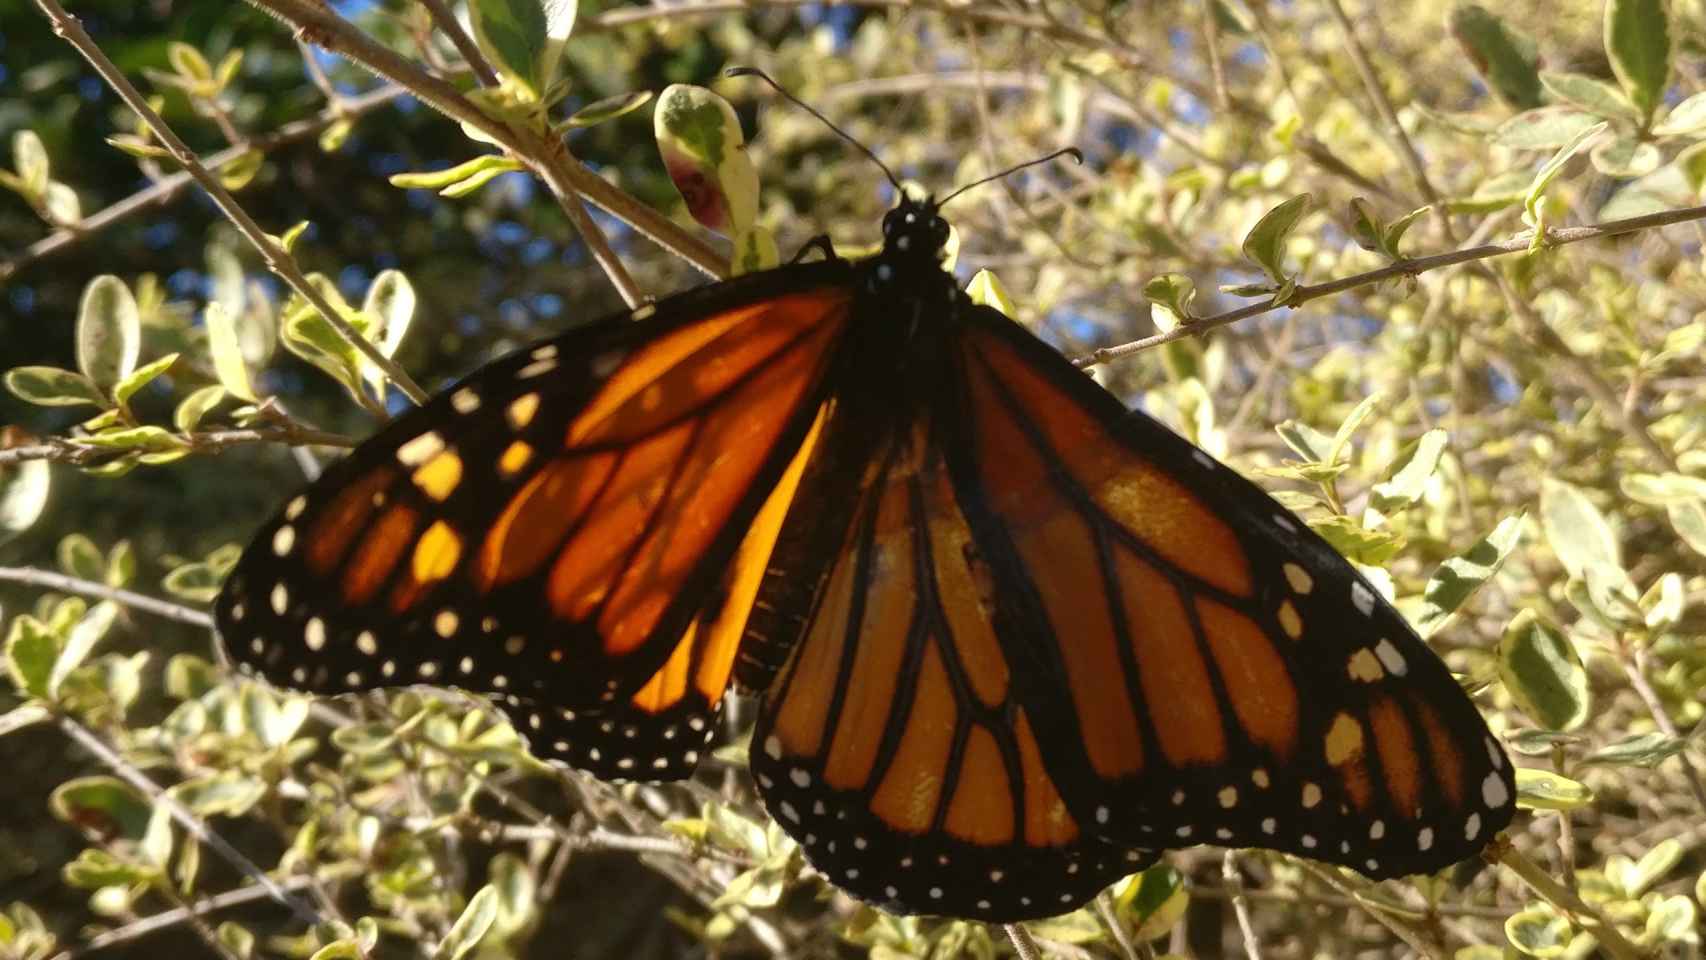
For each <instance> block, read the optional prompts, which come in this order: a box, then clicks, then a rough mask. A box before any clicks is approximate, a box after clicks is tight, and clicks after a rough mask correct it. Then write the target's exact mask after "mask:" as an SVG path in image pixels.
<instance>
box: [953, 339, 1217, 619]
mask: <svg viewBox="0 0 1706 960" xmlns="http://www.w3.org/2000/svg"><path fill="white" fill-rule="evenodd" d="M979 347H980V348H981V352H980V353H978V354H977V358H976V360H974V363H973V366H972V369H973V370H974V372H976V376H977V379H983V378H985V377H987V376H988V374H987V373H982V372H981V371H977V366H978V363H979V362H981V363H984V364H988V368H989V369H990V370H992V371H994V372H995V374H996V375H997V376H998V377H999V378H1000V380H1001V382H1002V383H1003V384H1004V385H1005V386H1006V388H1007V389H1008V390H1010V391H1011V392H1012V396H1013V401H1014V402H1015V403H1016V404H1017V405H1018V407H1019V408H1020V409H1022V410H1024V412H1025V417H1026V419H1028V420H1029V421H1030V422H1031V423H1032V424H1033V426H1035V427H1036V428H1037V429H1038V430H1040V431H1041V432H1042V434H1043V436H1044V437H1045V438H1046V440H1047V442H1048V445H1049V447H1050V452H1051V453H1052V454H1053V455H1054V456H1056V457H1058V458H1059V459H1060V460H1061V462H1063V463H1064V464H1065V465H1066V467H1067V469H1068V470H1069V471H1070V472H1071V474H1072V479H1073V481H1074V482H1075V483H1077V484H1078V485H1079V486H1080V487H1082V488H1083V489H1084V491H1085V492H1086V493H1088V494H1089V495H1090V496H1091V497H1092V498H1093V499H1094V500H1095V501H1096V503H1097V504H1098V505H1099V506H1101V508H1102V509H1103V510H1106V511H1107V513H1108V515H1109V516H1110V517H1112V518H1113V519H1114V520H1115V521H1117V522H1119V523H1120V524H1121V525H1122V526H1124V527H1125V528H1126V529H1128V530H1130V531H1131V532H1132V533H1134V534H1136V535H1137V536H1139V537H1142V538H1143V540H1144V541H1145V542H1147V543H1148V544H1149V545H1150V546H1151V547H1152V548H1154V549H1155V550H1156V551H1157V552H1159V553H1160V554H1161V555H1162V556H1163V557H1165V558H1166V560H1167V562H1169V563H1171V564H1173V565H1174V566H1176V567H1178V568H1179V569H1181V570H1184V571H1186V572H1188V573H1190V574H1191V575H1192V576H1195V577H1198V578H1200V579H1202V580H1203V581H1204V582H1206V583H1212V584H1214V585H1215V586H1218V587H1220V588H1221V589H1223V590H1225V591H1227V592H1228V593H1233V594H1238V595H1248V594H1249V592H1250V584H1251V580H1250V564H1249V561H1248V559H1246V558H1245V556H1244V551H1243V548H1242V547H1241V546H1240V545H1239V543H1238V537H1237V535H1236V534H1234V533H1233V532H1232V528H1231V527H1228V526H1227V525H1226V523H1225V521H1223V520H1221V518H1220V517H1219V516H1217V515H1216V514H1215V513H1214V512H1213V511H1212V510H1210V509H1209V508H1208V507H1207V506H1206V505H1205V504H1204V503H1203V502H1202V500H1201V499H1199V498H1198V497H1197V495H1196V494H1194V493H1192V492H1191V491H1190V489H1189V488H1187V487H1186V486H1185V485H1184V484H1182V483H1180V482H1179V481H1178V480H1176V479H1174V478H1173V477H1172V476H1171V475H1170V474H1168V473H1167V472H1166V471H1164V470H1162V469H1160V468H1159V467H1157V466H1156V465H1155V464H1154V463H1152V462H1150V461H1149V460H1147V459H1145V458H1143V457H1141V456H1139V455H1137V454H1136V453H1133V452H1132V451H1131V450H1128V449H1126V448H1125V447H1123V446H1122V445H1120V444H1118V443H1115V442H1111V440H1110V438H1109V436H1108V429H1107V427H1105V426H1103V425H1102V424H1101V423H1098V422H1097V421H1096V419H1095V418H1094V417H1093V416H1091V415H1090V414H1089V412H1088V411H1086V410H1085V409H1084V408H1083V407H1081V406H1079V404H1078V403H1076V402H1075V401H1074V400H1073V399H1072V398H1071V397H1069V396H1066V395H1065V394H1063V393H1062V392H1061V390H1060V389H1059V388H1057V387H1055V386H1053V385H1052V384H1050V383H1049V382H1048V381H1047V380H1046V379H1045V378H1043V377H1042V376H1041V375H1039V374H1038V373H1037V372H1036V371H1035V370H1033V369H1032V368H1031V366H1030V365H1029V364H1028V363H1027V362H1026V361H1025V360H1024V359H1023V358H1021V357H1020V356H1019V355H1018V354H1016V353H1014V352H1013V349H1012V347H1010V346H1008V345H1007V344H1006V343H1003V342H1001V341H998V340H995V339H993V338H984V339H983V340H981V341H979ZM974 392H978V393H987V392H990V388H989V387H987V386H986V387H984V388H983V389H982V390H975V391H974ZM991 409H992V408H990V407H989V406H988V401H987V400H984V399H982V397H980V398H979V410H980V412H981V415H982V416H983V417H984V418H986V419H987V418H989V416H990V410H991ZM990 449H1003V448H1000V447H993V448H990ZM1010 482H1011V483H1013V484H1014V485H1016V486H1021V487H1022V486H1027V485H1029V484H1031V483H1034V482H1035V478H1034V477H1032V476H1031V475H1030V474H1029V473H1027V474H1024V475H1021V476H1020V477H1017V478H1015V479H1014V480H1013V481H1010ZM1024 492H1025V491H1024V490H1023V489H1019V490H1017V491H1016V493H1017V494H1018V495H1021V496H1022V495H1023V494H1024Z"/></svg>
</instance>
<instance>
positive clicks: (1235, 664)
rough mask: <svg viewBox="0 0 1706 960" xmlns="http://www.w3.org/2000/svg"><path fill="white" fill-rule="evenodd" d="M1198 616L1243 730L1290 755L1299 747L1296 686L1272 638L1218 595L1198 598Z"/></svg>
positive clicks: (1255, 738)
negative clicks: (1219, 598)
mask: <svg viewBox="0 0 1706 960" xmlns="http://www.w3.org/2000/svg"><path fill="white" fill-rule="evenodd" d="M1197 615H1198V616H1199V617H1201V619H1202V626H1203V633H1204V634H1206V635H1207V637H1208V646H1209V650H1211V651H1212V652H1213V653H1214V661H1215V665H1216V666H1217V667H1219V668H1220V677H1221V680H1222V681H1223V682H1224V683H1225V684H1226V695H1227V697H1228V698H1230V699H1231V700H1232V709H1233V712H1234V713H1235V714H1236V715H1237V717H1238V722H1239V724H1240V725H1241V726H1243V728H1244V732H1245V733H1246V734H1247V735H1248V736H1249V737H1250V739H1251V740H1252V741H1254V742H1256V743H1259V744H1261V745H1262V746H1265V747H1267V748H1268V749H1269V750H1272V751H1273V752H1274V754H1275V755H1276V756H1278V757H1280V758H1281V759H1284V758H1286V757H1289V756H1290V755H1291V754H1292V752H1293V751H1294V750H1295V749H1296V747H1297V717H1298V708H1297V687H1296V685H1295V684H1294V683H1293V681H1292V679H1291V674H1290V673H1288V672H1287V671H1286V668H1285V661H1283V660H1281V659H1280V655H1279V651H1278V650H1277V649H1275V647H1274V643H1273V640H1271V639H1270V638H1269V637H1268V635H1267V634H1266V633H1263V632H1262V628H1261V627H1259V626H1257V625H1256V622H1255V621H1254V620H1251V619H1250V618H1249V617H1247V616H1245V615H1244V614H1242V613H1239V612H1238V611H1236V610H1233V609H1232V608H1230V607H1227V606H1226V605H1224V604H1220V603H1216V602H1214V601H1213V600H1208V599H1205V598H1202V597H1198V598H1197Z"/></svg>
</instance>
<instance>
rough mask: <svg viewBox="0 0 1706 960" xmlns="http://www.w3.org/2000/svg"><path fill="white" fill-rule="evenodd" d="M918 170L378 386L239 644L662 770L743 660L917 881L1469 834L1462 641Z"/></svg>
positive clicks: (1500, 819) (894, 878)
mask: <svg viewBox="0 0 1706 960" xmlns="http://www.w3.org/2000/svg"><path fill="white" fill-rule="evenodd" d="M832 126H833V125H832ZM867 152H868V151H867ZM885 172H886V169H885ZM890 179H891V180H892V179H893V177H892V175H891V177H890ZM897 187H898V184H897ZM939 206H940V205H939V204H938V203H936V202H934V201H933V200H930V199H925V200H916V199H912V198H910V197H907V196H905V195H904V193H903V194H902V197H901V199H900V201H899V203H898V205H897V206H896V207H895V208H894V209H893V210H891V211H889V213H888V214H887V215H886V216H885V217H884V219H883V223H882V232H883V248H882V252H881V253H879V254H878V255H876V256H874V257H871V258H870V259H867V260H863V261H858V262H850V261H847V260H843V259H840V258H837V257H835V256H833V254H831V256H830V257H829V259H826V260H822V261H817V262H809V263H798V262H797V263H794V264H790V265H787V266H782V267H779V268H776V269H772V270H767V271H763V272H759V273H755V274H749V275H746V276H742V277H739V278H736V279H733V280H729V281H725V282H721V283H716V284H712V285H710V286H707V287H703V288H700V289H697V290H693V291H689V292H686V293H683V294H679V295H677V296H673V297H670V298H668V299H665V300H662V301H659V302H657V303H656V304H651V305H646V306H642V307H640V308H639V309H637V310H634V311H632V312H631V313H626V314H623V315H620V316H617V317H613V318H609V319H607V320H605V321H603V322H599V323H594V324H591V325H588V326H584V327H580V328H578V329H575V330H572V331H571V332H569V333H566V334H564V335H562V336H559V337H557V338H556V339H554V340H549V341H546V342H544V343H542V344H540V345H537V346H534V347H531V348H529V349H525V350H522V351H520V352H517V353H515V354H512V355H510V356H508V357H505V358H503V359H501V360H498V361H496V362H494V363H492V364H490V365H488V366H485V367H483V368H481V369H479V370H477V371H475V372H474V373H473V374H472V375H471V376H469V377H467V378H466V379H464V380H462V381H461V382H459V383H457V384H456V385H454V386H452V387H451V388H450V389H448V390H446V391H444V392H443V393H441V394H440V395H438V396H437V397H435V398H433V399H432V400H430V401H429V402H428V403H426V404H425V405H423V406H421V407H420V408H418V409H415V410H413V411H410V412H408V413H405V414H403V415H401V416H399V417H397V418H396V419H395V420H394V421H392V422H391V423H389V424H388V425H386V426H385V427H384V428H383V429H381V430H380V431H379V432H378V433H377V434H376V435H375V436H374V437H373V438H371V439H370V440H368V441H366V442H365V443H363V444H362V445H361V446H359V447H358V448H357V449H356V450H355V451H354V452H353V453H352V454H350V455H349V456H348V457H347V458H345V459H344V460H343V461H341V462H339V463H337V464H336V465H334V466H332V467H331V468H329V469H328V470H326V472H325V473H324V475H323V476H322V477H321V478H320V479H319V480H318V481H317V482H315V483H314V484H313V485H311V486H310V487H308V488H307V489H306V490H305V491H303V492H302V493H300V494H298V495H297V496H295V497H293V498H292V499H290V500H289V501H288V502H287V503H286V504H285V505H284V506H283V508H282V509H281V510H280V511H279V513H278V514H277V515H276V516H274V517H273V518H272V520H270V521H269V522H268V523H267V524H266V526H265V527H263V528H262V530H261V532H260V534H259V535H258V536H257V537H256V539H255V540H254V542H253V543H252V544H251V545H250V546H249V547H248V549H247V550H246V551H245V553H244V554H243V557H242V559H241V561H240V562H239V563H238V565H237V566H236V568H235V569H234V571H233V572H232V574H231V576H230V578H229V579H228V581H227V583H226V585H225V587H224V589H223V592H222V593H221V595H220V597H219V600H218V603H217V609H216V617H217V623H218V628H219V634H220V636H221V638H222V641H223V644H224V647H225V650H226V651H227V652H228V654H229V655H230V657H231V658H232V659H233V660H234V661H235V662H236V663H237V664H238V665H239V666H240V667H242V668H243V669H245V670H247V671H250V672H253V673H258V674H259V675H260V676H261V677H263V678H265V679H266V680H268V681H270V682H272V683H275V684H279V685H283V686H288V687H293V688H298V689H302V690H307V691H311V692H316V693H347V692H354V691H362V690H368V689H373V688H376V687H382V686H390V685H397V684H406V683H417V682H429V683H443V684H447V685H454V686H456V687H460V688H463V689H467V690H471V691H477V692H480V693H485V694H490V695H492V696H494V698H495V699H496V703H497V705H498V707H499V709H501V710H502V711H503V712H504V713H505V714H506V715H507V716H508V717H509V718H510V720H511V721H512V722H513V724H514V726H515V727H516V729H517V730H519V731H521V732H522V733H523V734H524V735H525V736H526V737H528V738H529V742H530V745H531V748H532V749H533V750H534V751H535V752H536V753H537V754H540V755H542V756H545V757H548V758H552V759H556V760H560V761H563V762H566V763H567V764H569V765H570V766H573V767H577V768H580V769H583V770H586V771H588V772H590V773H593V774H595V775H597V776H600V777H604V778H620V779H637V780H654V781H662V780H674V779H680V778H683V777H686V776H689V775H690V774H691V773H692V771H693V769H694V767H695V765H696V763H697V762H698V759H699V757H700V754H701V753H702V752H703V751H704V749H705V747H706V744H707V742H708V741H709V739H710V737H711V735H712V729H713V724H712V722H711V721H712V720H713V719H714V718H715V717H716V716H717V714H718V711H719V708H720V706H721V704H722V702H723V699H724V696H725V694H726V692H727V690H728V688H729V685H730V683H731V679H732V680H733V681H734V682H738V683H739V684H741V685H742V686H743V687H745V688H746V689H749V690H752V691H755V692H757V693H758V694H759V696H760V697H761V701H760V708H759V712H758V719H757V724H756V728H755V730H754V732H753V735H752V749H751V768H752V774H753V777H754V779H755V780H756V783H757V787H758V793H759V795H760V797H761V798H762V799H763V802H764V804H765V806H766V808H767V809H768V810H769V811H770V812H771V814H772V815H773V816H774V817H775V818H776V819H777V820H778V821H779V822H780V823H781V825H782V826H783V827H784V828H785V829H786V830H787V831H788V832H789V833H790V834H791V835H792V836H793V837H794V838H796V839H797V840H798V841H799V842H800V844H801V845H802V847H803V849H804V850H805V853H806V856H807V858H808V859H809V860H810V861H811V862H812V863H813V864H814V865H815V866H816V867H817V868H818V869H819V870H820V871H821V872H822V873H823V874H824V875H825V876H827V877H828V878H829V879H830V880H832V881H833V882H835V883H836V884H838V885H839V886H841V887H843V888H845V889H847V890H848V891H850V892H852V893H853V894H855V895H857V896H858V897H861V898H863V899H865V900H867V901H870V902H873V903H876V904H878V905H880V906H882V907H885V908H887V909H889V910H892V911H896V912H904V913H931V914H941V915H950V916H959V917H966V918H975V919H980V920H986V921H991V922H1011V921H1016V920H1022V919H1028V918H1034V917H1039V916H1047V915H1052V914H1058V913H1063V912H1066V911H1068V910H1070V909H1072V908H1074V907H1077V906H1079V905H1081V904H1083V903H1084V902H1086V901H1087V900H1088V899H1089V898H1091V897H1093V896H1094V895H1095V894H1096V893H1097V892H1098V891H1099V890H1101V889H1102V888H1103V887H1104V886H1106V885H1107V884H1108V883H1110V882H1111V881H1112V880H1114V879H1116V878H1118V877H1120V876H1123V875H1126V874H1129V873H1132V872H1134V871H1135V870H1137V869H1139V868H1141V867H1142V866H1144V865H1147V864H1148V863H1150V862H1152V861H1153V860H1154V858H1155V856H1156V855H1157V852H1158V851H1161V850H1164V849H1167V848H1175V847H1181V846H1186V845H1190V844H1195V843H1201V842H1209V843H1218V844H1222V845H1226V846H1257V847H1266V848H1272V849H1276V850H1282V851H1287V852H1291V853H1295V854H1299V855H1302V856H1306V857H1312V858H1314V859H1317V860H1321V861H1325V862H1328V863H1333V864H1340V865H1343V866H1347V867H1350V868H1352V869H1354V870H1357V871H1360V872H1361V873H1364V874H1366V875H1368V876H1370V877H1373V878H1385V877H1393V876H1399V875H1403V874H1408V873H1415V872H1423V871H1432V870H1437V869H1440V868H1443V867H1445V866H1447V865H1450V864H1453V863H1456V862H1458V861H1460V860H1462V859H1464V858H1466V857H1468V856H1470V855H1472V854H1474V853H1476V852H1477V851H1478V850H1480V849H1481V848H1482V847H1483V846H1485V844H1486V843H1487V842H1488V840H1489V839H1490V838H1491V837H1492V836H1493V834H1494V833H1495V832H1497V831H1498V830H1500V829H1502V828H1503V827H1504V826H1505V825H1506V824H1507V823H1509V821H1510V818H1511V815H1512V810H1513V795H1514V785H1513V774H1512V767H1511V764H1510V761H1509V759H1508V758H1507V757H1506V755H1505V753H1504V751H1503V749H1502V748H1501V747H1500V745H1499V743H1498V742H1497V741H1496V740H1495V739H1494V738H1493V736H1492V735H1491V733H1489V731H1488V729H1487V727H1486V725H1485V723H1484V722H1483V721H1482V719H1481V717H1480V716H1479V714H1478V713H1477V712H1476V710H1475V708H1474V706H1473V705H1472V704H1471V702H1470V700H1469V698H1468V697H1467V696H1466V695H1465V694H1464V693H1463V691H1462V690H1461V689H1460V688H1459V687H1458V685H1457V684H1456V683H1455V682H1454V681H1453V679H1452V676H1451V674H1450V673H1449V672H1448V671H1447V670H1446V668H1445V666H1444V665H1443V664H1442V663H1441V662H1440V660H1439V658H1438V657H1437V656H1435V655H1434V654H1433V653H1432V652H1431V651H1430V650H1429V649H1428V648H1427V646H1426V645H1425V644H1424V643H1423V642H1422V640H1421V639H1420V638H1418V637H1417V636H1416V634H1415V633H1414V632H1413V631H1412V630H1411V629H1410V628H1409V627H1408V626H1407V625H1406V623H1405V621H1404V619H1403V618H1402V617H1401V616H1400V615H1399V614H1398V613H1397V612H1396V611H1395V610H1393V608H1392V607H1390V606H1389V605H1387V604H1386V603H1385V602H1384V601H1383V600H1382V599H1381V598H1380V596H1379V595H1378V594H1377V593H1376V591H1375V590H1374V589H1373V588H1372V587H1371V586H1370V585H1369V584H1368V582H1367V581H1366V580H1364V579H1363V577H1362V576H1361V575H1359V574H1358V573H1357V572H1356V571H1355V570H1354V569H1353V568H1352V567H1351V566H1350V565H1349V564H1348V563H1347V562H1346V561H1345V560H1344V559H1343V558H1342V557H1340V556H1339V555H1338V554H1337V553H1336V552H1335V551H1334V550H1333V549H1332V548H1331V547H1330V546H1329V545H1328V544H1327V543H1326V542H1324V541H1323V540H1322V539H1320V538H1319V537H1318V536H1316V535H1315V534H1314V533H1312V532H1311V531H1310V530H1309V529H1308V527H1307V526H1305V525H1304V524H1303V523H1302V522H1301V521H1300V520H1298V519H1297V518H1296V517H1295V516H1293V515H1292V514H1291V513H1289V512H1288V511H1286V510H1285V509H1284V508H1283V507H1281V506H1280V505H1279V504H1277V503H1276V502H1275V501H1274V500H1273V499H1271V498H1270V497H1269V496H1268V495H1267V494H1265V493H1264V492H1262V491H1261V490H1260V489H1259V488H1258V487H1256V486H1255V485H1253V484H1252V483H1250V482H1249V481H1247V480H1245V479H1244V478H1242V477H1241V476H1239V475H1238V474H1236V473H1235V472H1233V471H1232V470H1230V469H1228V468H1227V467H1225V466H1223V465H1222V464H1220V463H1218V462H1217V461H1215V460H1214V459H1213V458H1212V457H1210V456H1209V455H1208V454H1206V453H1204V452H1203V451H1202V450H1200V449H1197V448H1196V447H1194V446H1192V445H1191V444H1190V443H1188V442H1187V441H1185V440H1183V439H1181V438H1180V437H1178V436H1176V435H1175V434H1173V433H1171V432H1169V431H1168V430H1167V429H1166V428H1164V427H1162V426H1161V425H1160V424H1158V423H1157V422H1155V421H1154V420H1152V419H1150V418H1149V417H1147V416H1145V415H1143V414H1142V413H1138V412H1132V411H1128V410H1127V409H1126V408H1125V407H1124V405H1123V404H1121V403H1120V402H1119V401H1118V400H1116V399H1115V398H1114V397H1112V396H1111V395H1109V394H1108V393H1106V392H1105V391H1103V390H1102V389H1101V388H1100V387H1098V386H1097V385H1096V384H1095V383H1094V382H1093V381H1091V380H1090V379H1089V378H1088V377H1086V376H1085V375H1084V374H1083V373H1082V372H1081V371H1080V370H1078V369H1077V368H1075V367H1074V366H1073V365H1072V364H1071V363H1069V362H1068V361H1066V360H1065V359H1063V358H1062V357H1061V356H1060V355H1059V354H1057V353H1056V352H1055V351H1054V350H1053V349H1051V348H1050V347H1048V346H1047V345H1045V344H1044V343H1043V342H1042V341H1040V340H1038V339H1036V338H1035V337H1034V336H1032V335H1031V334H1030V333H1029V332H1027V331H1026V330H1025V329H1024V328H1023V327H1021V326H1020V325H1018V324H1017V323H1014V322H1013V321H1011V320H1009V319H1008V318H1007V317H1006V316H1004V315H1002V314H1001V313H999V312H997V311H995V310H994V309H992V308H990V307H987V306H981V305H978V304H975V303H974V302H972V300H971V299H970V298H968V296H967V295H966V294H965V293H964V292H962V291H961V290H960V289H959V287H958V286H957V284H956V283H955V281H954V278H953V276H952V275H951V274H950V273H949V272H947V271H946V270H944V269H943V266H942V251H943V248H944V244H945V243H946V241H947V239H948V229H949V228H948V225H947V223H946V221H944V220H943V219H942V217H941V216H940V213H939Z"/></svg>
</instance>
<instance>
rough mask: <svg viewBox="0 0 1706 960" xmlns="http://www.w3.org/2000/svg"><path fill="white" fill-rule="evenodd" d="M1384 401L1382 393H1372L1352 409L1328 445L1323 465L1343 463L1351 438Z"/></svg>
mask: <svg viewBox="0 0 1706 960" xmlns="http://www.w3.org/2000/svg"><path fill="white" fill-rule="evenodd" d="M1383 399H1384V398H1383V397H1382V396H1381V394H1380V393H1378V392H1376V393H1371V394H1369V395H1368V396H1366V397H1363V398H1362V400H1361V401H1360V402H1358V403H1357V405H1356V406H1354V407H1352V408H1351V412H1350V413H1348V414H1346V415H1345V422H1344V423H1341V424H1339V429H1338V431H1337V432H1335V433H1334V434H1333V440H1332V442H1331V443H1329V444H1328V445H1327V455H1326V456H1325V457H1323V458H1322V462H1323V463H1325V464H1327V465H1328V466H1332V465H1333V464H1336V463H1340V462H1342V461H1341V460H1340V458H1341V457H1342V456H1343V454H1344V452H1345V448H1346V447H1347V446H1349V445H1350V442H1351V437H1352V436H1353V435H1355V433H1356V432H1357V429H1358V428H1359V427H1361V426H1362V423H1363V421H1364V420H1367V419H1368V418H1369V416H1370V415H1371V414H1373V413H1374V409H1375V407H1377V406H1379V405H1380V402H1381V400H1383Z"/></svg>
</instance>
